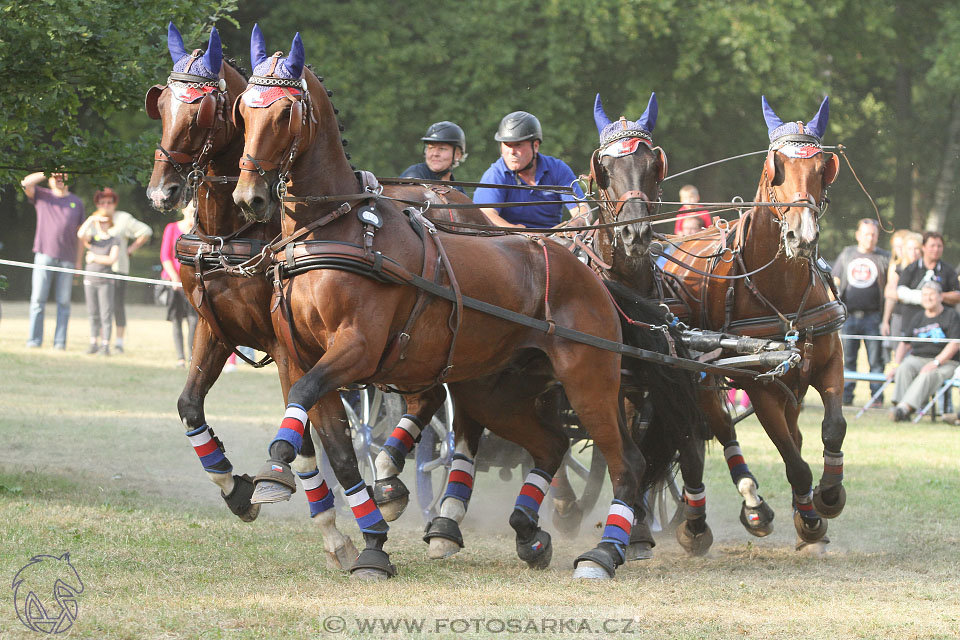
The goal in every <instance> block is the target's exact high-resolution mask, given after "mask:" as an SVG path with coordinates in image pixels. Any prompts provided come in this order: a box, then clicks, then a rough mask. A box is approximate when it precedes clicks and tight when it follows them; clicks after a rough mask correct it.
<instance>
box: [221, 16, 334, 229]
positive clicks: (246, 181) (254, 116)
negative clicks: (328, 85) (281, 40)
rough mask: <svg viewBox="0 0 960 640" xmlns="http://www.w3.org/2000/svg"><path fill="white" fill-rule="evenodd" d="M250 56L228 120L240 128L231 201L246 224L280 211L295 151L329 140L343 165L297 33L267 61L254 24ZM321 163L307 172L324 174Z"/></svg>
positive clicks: (330, 114)
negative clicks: (245, 80)
mask: <svg viewBox="0 0 960 640" xmlns="http://www.w3.org/2000/svg"><path fill="white" fill-rule="evenodd" d="M250 57H251V59H252V60H253V65H254V71H253V76H251V78H250V81H249V84H248V85H247V89H246V90H245V91H244V92H243V94H242V95H241V96H240V97H239V98H237V101H236V102H235V103H234V106H233V118H234V120H235V121H237V122H238V124H239V123H242V126H243V129H244V147H243V156H242V158H241V160H240V169H241V172H240V179H239V180H238V182H237V188H236V190H234V192H233V201H234V202H235V203H236V204H237V206H239V207H240V209H241V211H242V212H243V215H244V216H245V217H247V218H248V219H252V220H257V221H266V220H269V219H270V218H271V217H272V215H273V213H274V210H275V209H279V208H280V207H282V206H283V197H284V195H285V194H286V191H287V183H288V181H289V180H291V177H290V172H291V170H292V169H293V167H294V164H295V161H296V160H297V159H298V152H301V151H304V150H306V149H308V148H311V147H312V145H313V144H314V142H316V141H318V140H319V141H320V142H325V143H327V144H326V145H324V146H325V147H326V146H330V145H332V144H333V142H334V141H335V142H336V148H337V149H338V151H336V152H335V153H336V154H338V159H339V160H341V161H342V162H343V163H346V155H345V154H344V153H343V148H342V145H341V141H340V136H339V135H338V134H339V128H338V125H337V123H336V117H335V116H334V111H333V105H332V104H331V103H330V100H329V99H328V97H327V96H328V93H327V92H326V91H325V90H324V88H323V85H321V84H320V79H319V78H317V76H316V75H315V74H314V73H313V71H311V70H310V69H309V68H307V67H306V66H305V65H304V51H303V42H301V40H300V34H299V33H297V34H296V35H295V36H294V37H293V42H292V43H291V45H290V53H289V54H287V56H286V57H283V52H281V51H278V52H276V53H274V54H273V55H272V56H269V57H268V56H267V55H266V45H265V44H264V38H263V34H262V33H261V32H260V27H259V26H257V25H254V27H253V33H252V34H251V37H250ZM320 125H322V128H321V126H320ZM331 127H332V130H331ZM321 164H322V163H316V164H314V163H311V165H312V166H311V168H310V170H311V171H315V172H318V173H319V174H325V173H326V172H327V168H326V167H325V166H320V165H321ZM321 181H322V178H321Z"/></svg>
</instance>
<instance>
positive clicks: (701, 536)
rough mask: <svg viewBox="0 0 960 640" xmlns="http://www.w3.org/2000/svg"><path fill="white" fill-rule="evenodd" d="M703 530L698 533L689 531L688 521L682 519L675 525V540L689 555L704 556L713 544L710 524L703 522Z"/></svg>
mask: <svg viewBox="0 0 960 640" xmlns="http://www.w3.org/2000/svg"><path fill="white" fill-rule="evenodd" d="M703 526H704V530H703V531H701V532H700V533H693V532H692V531H690V521H689V520H684V521H683V522H681V523H680V526H679V527H677V542H679V543H680V546H681V547H683V550H684V551H686V552H687V553H688V554H690V555H691V556H705V555H707V551H709V550H710V545H712V544H713V532H712V531H710V525H708V524H706V523H704V525H703Z"/></svg>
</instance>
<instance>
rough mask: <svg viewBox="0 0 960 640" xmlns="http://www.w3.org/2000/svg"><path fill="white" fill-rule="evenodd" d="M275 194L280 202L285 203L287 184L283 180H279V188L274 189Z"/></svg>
mask: <svg viewBox="0 0 960 640" xmlns="http://www.w3.org/2000/svg"><path fill="white" fill-rule="evenodd" d="M274 193H275V194H276V196H277V200H278V201H279V202H283V199H284V198H285V197H286V196H287V182H286V180H284V179H283V178H280V179H278V180H277V186H276V187H274Z"/></svg>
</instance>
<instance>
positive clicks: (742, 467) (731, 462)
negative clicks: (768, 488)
mask: <svg viewBox="0 0 960 640" xmlns="http://www.w3.org/2000/svg"><path fill="white" fill-rule="evenodd" d="M723 457H724V458H726V459H727V468H729V469H730V479H732V480H733V484H737V483H739V482H740V479H741V478H751V479H752V480H753V482H754V483H756V482H757V479H756V478H754V477H753V474H752V473H750V468H749V467H748V466H747V462H746V460H744V459H743V451H741V450H740V443H739V442H737V441H736V440H731V441H730V442H728V443H727V444H726V445H724V447H723Z"/></svg>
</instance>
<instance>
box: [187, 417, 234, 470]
mask: <svg viewBox="0 0 960 640" xmlns="http://www.w3.org/2000/svg"><path fill="white" fill-rule="evenodd" d="M187 437H188V438H190V444H192V445H193V450H194V451H196V452H197V456H198V457H199V458H200V464H202V465H203V470H204V471H206V472H207V473H230V472H231V471H233V465H232V464H230V461H229V460H228V459H227V456H225V455H223V444H221V443H220V439H219V438H217V436H215V435H214V434H213V429H211V428H210V427H209V426H207V425H201V426H200V427H199V428H197V429H194V430H193V431H187Z"/></svg>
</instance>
